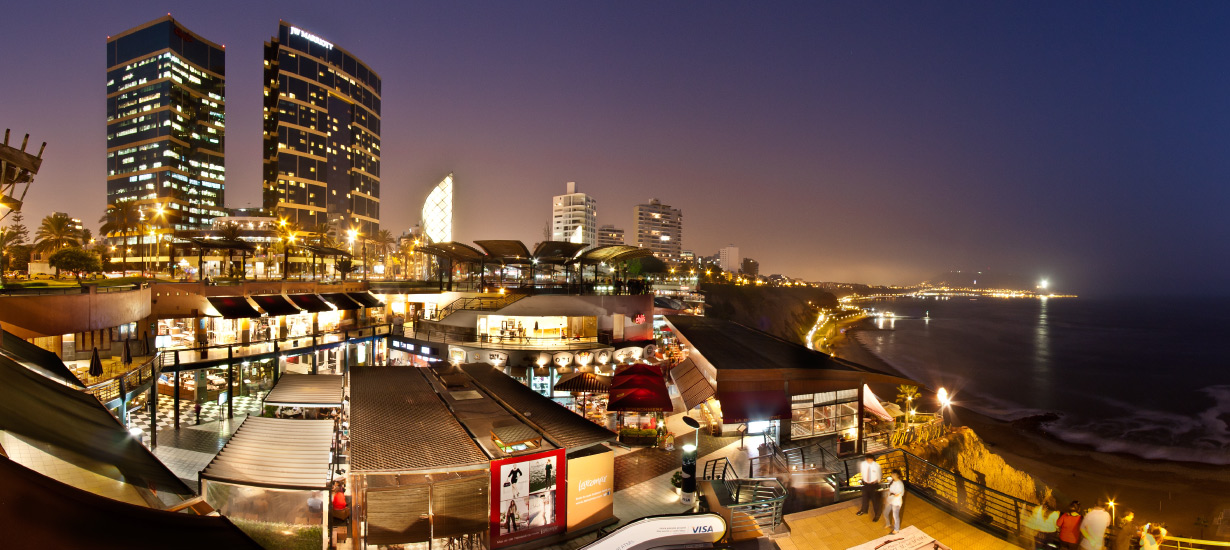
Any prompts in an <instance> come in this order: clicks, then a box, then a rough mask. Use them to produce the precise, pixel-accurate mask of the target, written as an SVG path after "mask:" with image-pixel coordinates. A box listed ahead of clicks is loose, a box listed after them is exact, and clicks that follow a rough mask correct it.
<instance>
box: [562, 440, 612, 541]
mask: <svg viewBox="0 0 1230 550" xmlns="http://www.w3.org/2000/svg"><path fill="white" fill-rule="evenodd" d="M614 515H615V453H614V452H611V451H609V450H608V451H606V452H604V453H598V454H592V455H588V456H582V457H577V458H571V459H569V460H568V531H574V530H576V529H580V528H581V527H585V526H588V525H593V524H595V523H598V522H600V521H603V520H606V519H609V518H611V517H613V516H614Z"/></svg>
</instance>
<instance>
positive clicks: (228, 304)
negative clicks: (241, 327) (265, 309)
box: [208, 296, 261, 319]
mask: <svg viewBox="0 0 1230 550" xmlns="http://www.w3.org/2000/svg"><path fill="white" fill-rule="evenodd" d="M208 299H209V304H210V305H212V306H214V309H216V310H218V313H220V314H222V318H223V319H249V318H252V317H260V316H261V312H259V311H256V308H254V307H252V304H250V303H248V299H247V298H245V297H243V296H209V297H208Z"/></svg>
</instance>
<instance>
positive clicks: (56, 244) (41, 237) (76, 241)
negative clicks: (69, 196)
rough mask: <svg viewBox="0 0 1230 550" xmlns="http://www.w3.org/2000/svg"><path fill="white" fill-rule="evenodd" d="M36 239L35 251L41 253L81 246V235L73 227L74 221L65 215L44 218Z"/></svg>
mask: <svg viewBox="0 0 1230 550" xmlns="http://www.w3.org/2000/svg"><path fill="white" fill-rule="evenodd" d="M35 237H36V240H35V241H34V249H35V250H38V251H39V252H46V251H48V250H56V249H60V248H65V247H69V246H78V247H79V246H81V241H80V239H81V233H80V232H79V231H77V228H76V227H73V220H72V219H70V218H69V217H68V216H67V215H65V214H52V215H50V216H47V217H46V218H43V223H41V224H39V226H38V233H36V234H35Z"/></svg>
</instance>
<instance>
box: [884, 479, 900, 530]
mask: <svg viewBox="0 0 1230 550" xmlns="http://www.w3.org/2000/svg"><path fill="white" fill-rule="evenodd" d="M902 477H904V476H902V475H901V469H900V468H893V477H892V483H889V484H888V496H887V497H885V499H884V501H885V502H884V503H885V504H886V505H887V506H886V507H885V509H884V526H885V527H888V528H890V529H892V530H893V534H894V535H896V534H897V533H898V532H899V531H901V504H902V503H903V502H904V500H905V481H902ZM890 521H891V523H890Z"/></svg>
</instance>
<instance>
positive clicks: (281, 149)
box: [264, 21, 380, 235]
mask: <svg viewBox="0 0 1230 550" xmlns="http://www.w3.org/2000/svg"><path fill="white" fill-rule="evenodd" d="M264 156H265V167H264V180H265V181H264V186H265V192H264V205H265V208H266V209H268V210H269V211H271V212H277V214H278V216H280V217H282V218H285V219H288V220H291V221H294V222H295V223H298V224H299V226H300V227H302V228H305V229H310V228H313V227H316V226H319V225H320V224H325V223H329V224H332V225H333V226H334V227H335V228H336V229H338V230H340V231H341V232H345V231H348V230H349V229H351V228H355V229H357V230H358V231H359V232H360V233H362V234H364V235H374V234H375V233H376V231H377V230H378V229H379V228H380V75H378V74H376V72H375V71H373V70H371V68H369V67H368V66H367V65H366V64H365V63H363V62H362V61H361V60H359V59H358V58H356V57H355V56H353V55H351V54H350V53H349V52H347V51H346V50H343V49H342V48H339V47H337V46H335V45H334V44H333V43H332V42H329V41H327V40H325V39H323V38H321V37H319V36H317V35H315V34H312V33H310V32H307V31H305V30H303V29H301V28H299V27H295V26H293V25H291V24H289V23H287V22H285V21H281V22H279V23H278V35H277V36H276V37H274V38H271V39H270V40H269V42H266V43H265V155H264Z"/></svg>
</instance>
